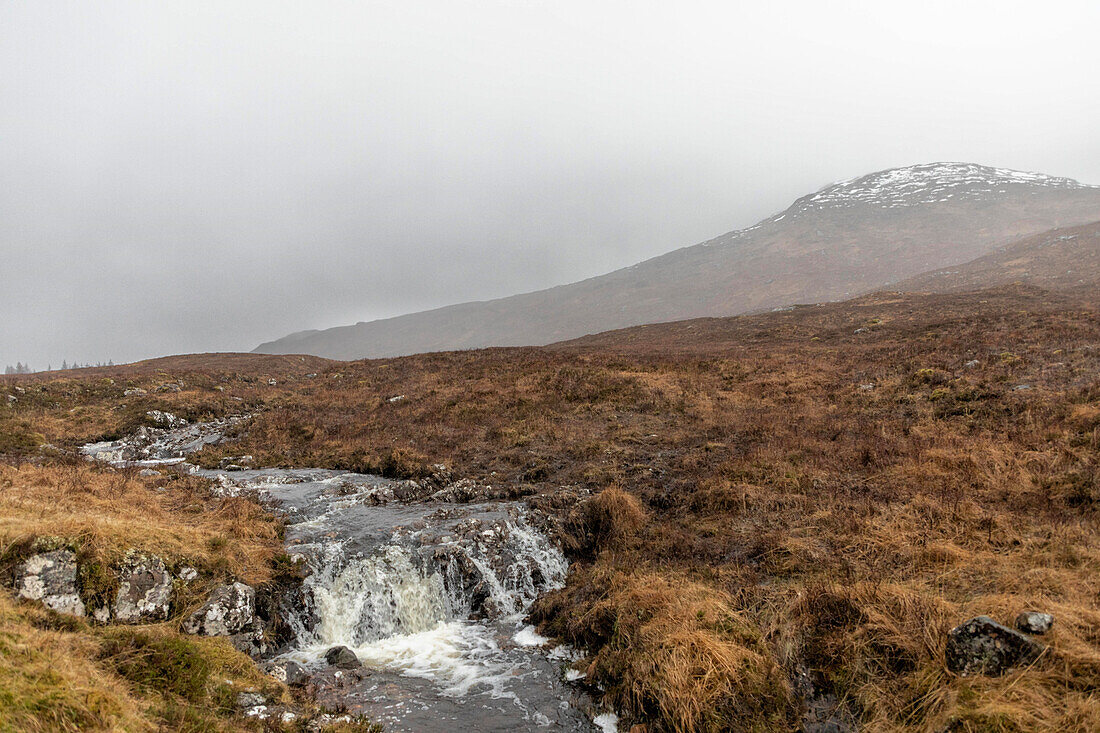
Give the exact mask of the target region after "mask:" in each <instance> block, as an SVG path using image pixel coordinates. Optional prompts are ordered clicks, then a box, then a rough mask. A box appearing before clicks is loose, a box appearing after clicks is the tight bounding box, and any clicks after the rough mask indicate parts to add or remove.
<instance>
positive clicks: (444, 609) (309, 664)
mask: <svg viewBox="0 0 1100 733" xmlns="http://www.w3.org/2000/svg"><path fill="white" fill-rule="evenodd" d="M158 414H163V413H158ZM167 417H168V418H171V419H172V420H173V421H175V422H174V423H172V424H171V425H170V426H169V427H165V428H162V429H157V428H143V429H141V430H140V431H139V432H138V433H137V434H135V435H134V436H131V437H129V438H127V439H124V440H122V441H117V442H108V443H94V444H90V445H87V446H85V447H84V449H83V452H84V454H85V455H86V456H88V457H89V458H90V459H95V460H100V461H105V462H108V463H111V464H114V465H116V466H125V465H130V466H140V467H142V468H143V469H145V470H155V469H159V468H160V467H162V466H165V465H171V464H180V469H179V470H185V471H188V472H191V473H194V474H197V475H200V476H204V477H207V478H209V479H211V480H212V481H214V483H215V490H216V491H218V492H221V493H223V494H226V495H237V494H241V493H248V494H253V495H256V496H258V497H259V498H260V500H261V501H263V502H264V504H265V505H266V506H268V507H270V508H271V509H272V510H273V511H276V512H277V513H279V514H280V515H281V516H282V517H283V518H284V520H285V521H286V527H287V533H286V546H287V552H288V554H290V555H291V557H294V558H296V559H299V560H300V561H301V562H305V563H307V567H308V569H309V574H308V576H307V578H306V579H305V581H304V584H303V590H304V593H303V596H304V597H305V599H306V602H305V603H303V604H302V605H303V607H302V608H301V609H300V610H299V611H298V612H296V614H295V617H293V618H291V619H289V622H290V625H291V627H292V629H293V631H294V637H295V641H294V642H293V644H291V646H290V648H287V649H283V650H280V651H281V654H280V657H281V658H286V659H290V660H293V661H295V662H297V663H298V664H300V665H302V666H303V667H305V668H306V670H308V671H309V672H310V673H311V674H312V678H311V682H312V683H313V684H314V686H315V689H316V690H317V698H318V701H319V702H321V703H322V704H325V705H327V706H329V707H332V708H335V709H344V710H346V711H348V712H352V713H361V714H364V715H366V716H368V717H370V718H371V719H373V720H375V721H377V722H379V723H382V724H383V725H384V726H385V728H386V730H390V731H409V732H415V733H456V731H487V732H488V731H538V730H560V731H604V732H605V733H609V732H612V731H615V730H616V727H617V725H616V724H617V718H616V717H615V715H614V714H613V713H610V712H606V711H600V710H599V708H598V706H597V704H596V703H595V701H594V700H593V699H592V698H591V697H590V696H589V695H588V694H586V693H585V691H584V690H583V688H582V687H580V686H578V685H577V684H575V683H576V682H578V681H579V680H581V679H582V678H583V674H581V673H580V672H578V671H576V670H574V669H572V668H571V663H572V662H573V661H575V660H576V659H577V658H578V657H579V655H578V654H577V653H576V652H575V650H573V649H571V648H569V647H568V646H564V645H555V644H553V643H551V642H550V640H548V639H545V638H543V637H541V636H539V635H538V633H537V632H536V631H535V629H534V628H533V627H531V626H529V625H526V624H525V623H524V617H525V616H526V613H527V609H528V608H529V607H530V605H531V603H532V602H533V601H534V600H535V599H536V598H537V597H538V596H539V595H540V594H542V593H544V592H546V591H548V590H552V589H555V588H560V587H561V586H562V585H564V583H565V577H566V573H567V571H568V563H567V561H566V559H565V556H564V555H563V554H562V553H561V551H560V550H559V549H558V548H557V547H555V546H554V544H553V543H552V542H551V541H550V540H549V539H548V538H547V537H546V536H545V535H544V534H543V533H542V532H540V531H539V530H538V529H536V528H535V527H533V526H532V525H531V524H529V523H528V521H527V520H528V511H527V507H526V505H525V504H524V503H523V502H521V501H486V502H480V503H454V502H446V501H434V500H430V499H429V500H426V501H424V500H420V501H409V500H408V499H407V497H406V498H403V493H405V492H404V491H403V490H404V489H405V488H407V486H408V482H400V481H391V480H388V479H384V478H380V477H377V476H371V475H365V474H356V473H347V472H342V471H334V470H328V469H312V468H311V469H247V468H243V467H241V466H229V467H227V468H225V469H221V470H205V469H200V468H198V467H196V466H193V465H191V464H188V463H186V456H187V454H189V453H191V452H194V451H195V450H198V449H200V448H202V447H203V446H205V445H209V444H214V443H218V442H220V441H221V439H222V436H223V434H224V433H225V431H226V429H227V428H228V427H230V426H231V425H232V424H233V423H234V422H235V421H237V420H239V419H240V418H231V419H229V420H222V421H215V422H211V423H197V424H193V425H187V424H182V421H179V420H178V419H177V418H173V417H172V416H167ZM242 458H247V457H242ZM241 462H242V463H247V461H245V460H242V461H241ZM336 646H346V647H348V648H349V649H351V650H352V651H353V652H354V653H355V655H356V656H357V657H358V658H359V660H360V662H362V664H363V666H364V668H363V669H362V670H341V669H336V668H333V667H329V666H328V665H327V663H326V662H325V659H324V657H325V653H326V652H327V651H328V650H330V649H331V648H333V647H336Z"/></svg>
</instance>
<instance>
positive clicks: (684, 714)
mask: <svg viewBox="0 0 1100 733" xmlns="http://www.w3.org/2000/svg"><path fill="white" fill-rule="evenodd" d="M533 618H534V619H535V620H543V621H544V622H545V623H544V630H545V631H547V632H549V633H553V634H556V635H560V636H563V637H565V638H566V639H568V640H569V641H571V642H572V643H574V644H578V645H583V646H586V647H588V648H590V649H597V650H598V651H597V652H596V653H595V654H594V656H592V657H591V658H590V659H589V660H588V662H587V664H588V667H587V673H588V676H589V678H590V679H592V680H594V681H597V682H599V683H600V684H602V685H604V686H605V687H606V688H607V695H608V697H609V698H610V701H611V702H612V704H613V705H615V707H616V709H618V710H620V711H622V712H624V713H626V714H627V715H629V716H631V717H633V718H635V719H644V720H646V721H648V722H649V724H650V725H651V726H652V728H653V730H658V731H666V730H667V731H675V732H676V733H684V732H686V731H729V730H753V729H756V730H768V729H782V728H785V727H787V725H788V724H789V723H790V722H791V715H792V713H793V708H792V706H791V701H790V691H789V689H788V684H787V682H786V678H785V676H784V673H783V672H782V671H781V670H780V668H779V666H778V665H777V664H776V662H775V661H774V659H773V657H772V656H771V654H770V652H769V650H768V648H767V646H766V645H765V644H763V643H762V641H761V639H760V637H759V636H758V634H757V633H756V632H754V631H753V628H752V624H751V623H750V622H748V621H747V620H746V619H745V618H743V617H742V616H741V615H740V614H739V613H737V612H735V611H734V609H733V606H732V601H731V599H730V598H729V597H728V596H726V595H725V594H723V593H722V592H720V591H717V590H715V589H714V588H710V587H707V586H705V585H702V584H700V583H696V582H692V581H690V580H687V579H685V578H669V577H667V576H665V575H662V574H657V573H634V574H630V573H619V572H615V571H606V570H602V569H585V570H581V571H577V572H575V573H574V575H573V576H571V578H570V580H569V582H568V585H567V587H566V588H565V589H564V590H562V591H558V592H557V593H554V594H550V595H549V596H547V597H546V598H544V599H542V600H541V601H539V602H538V603H537V604H536V607H535V609H534V611H533Z"/></svg>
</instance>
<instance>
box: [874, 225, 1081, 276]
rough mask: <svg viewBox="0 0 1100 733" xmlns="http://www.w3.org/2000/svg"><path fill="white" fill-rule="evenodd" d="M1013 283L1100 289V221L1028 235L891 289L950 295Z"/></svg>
mask: <svg viewBox="0 0 1100 733" xmlns="http://www.w3.org/2000/svg"><path fill="white" fill-rule="evenodd" d="M1011 283H1027V284H1029V285H1034V286H1037V287H1041V288H1046V289H1050V290H1070V289H1074V288H1082V287H1092V288H1096V287H1100V221H1095V222H1093V223H1091V224H1086V225H1084V226H1079V227H1069V228H1064V229H1053V230H1051V231H1047V232H1043V233H1042V234H1037V235H1035V236H1033V237H1027V238H1026V239H1023V240H1020V241H1017V242H1012V243H1010V244H1007V245H1005V246H1003V247H999V248H997V249H995V250H993V251H992V252H990V253H989V254H986V255H983V256H981V257H979V258H977V259H975V260H971V261H970V262H966V263H964V264H962V265H955V266H952V267H945V268H941V269H938V270H933V271H932V272H927V273H924V274H923V275H917V276H916V277H912V278H909V279H907V280H903V281H902V282H899V283H897V284H896V285H894V286H892V287H894V288H895V289H897V290H904V291H911V292H930V293H947V292H953V291H959V290H977V289H979V288H989V287H995V286H998V285H1008V284H1011Z"/></svg>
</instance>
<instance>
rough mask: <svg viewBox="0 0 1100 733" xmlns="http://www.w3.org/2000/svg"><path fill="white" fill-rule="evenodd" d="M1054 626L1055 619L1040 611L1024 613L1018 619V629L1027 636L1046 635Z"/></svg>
mask: <svg viewBox="0 0 1100 733" xmlns="http://www.w3.org/2000/svg"><path fill="white" fill-rule="evenodd" d="M1053 625H1054V617H1053V616H1051V615H1050V614H1049V613H1041V612H1039V611H1023V612H1021V613H1020V615H1019V616H1017V617H1016V628H1017V629H1019V630H1020V631H1023V632H1024V633H1027V634H1045V633H1047V632H1048V631H1050V627H1051V626H1053Z"/></svg>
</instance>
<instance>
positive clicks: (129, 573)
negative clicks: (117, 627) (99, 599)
mask: <svg viewBox="0 0 1100 733" xmlns="http://www.w3.org/2000/svg"><path fill="white" fill-rule="evenodd" d="M118 580H119V586H118V596H117V597H116V598H115V604H114V609H113V611H114V617H115V621H118V622H119V623H123V624H136V623H145V622H149V621H164V620H166V619H167V618H168V606H169V603H170V602H171V598H172V576H171V575H170V574H169V573H168V569H167V568H165V567H164V563H163V562H162V561H161V559H160V558H159V557H155V556H153V555H135V556H132V557H130V558H128V559H127V561H126V564H125V565H124V566H123V568H122V571H121V572H120V573H119V578H118Z"/></svg>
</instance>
